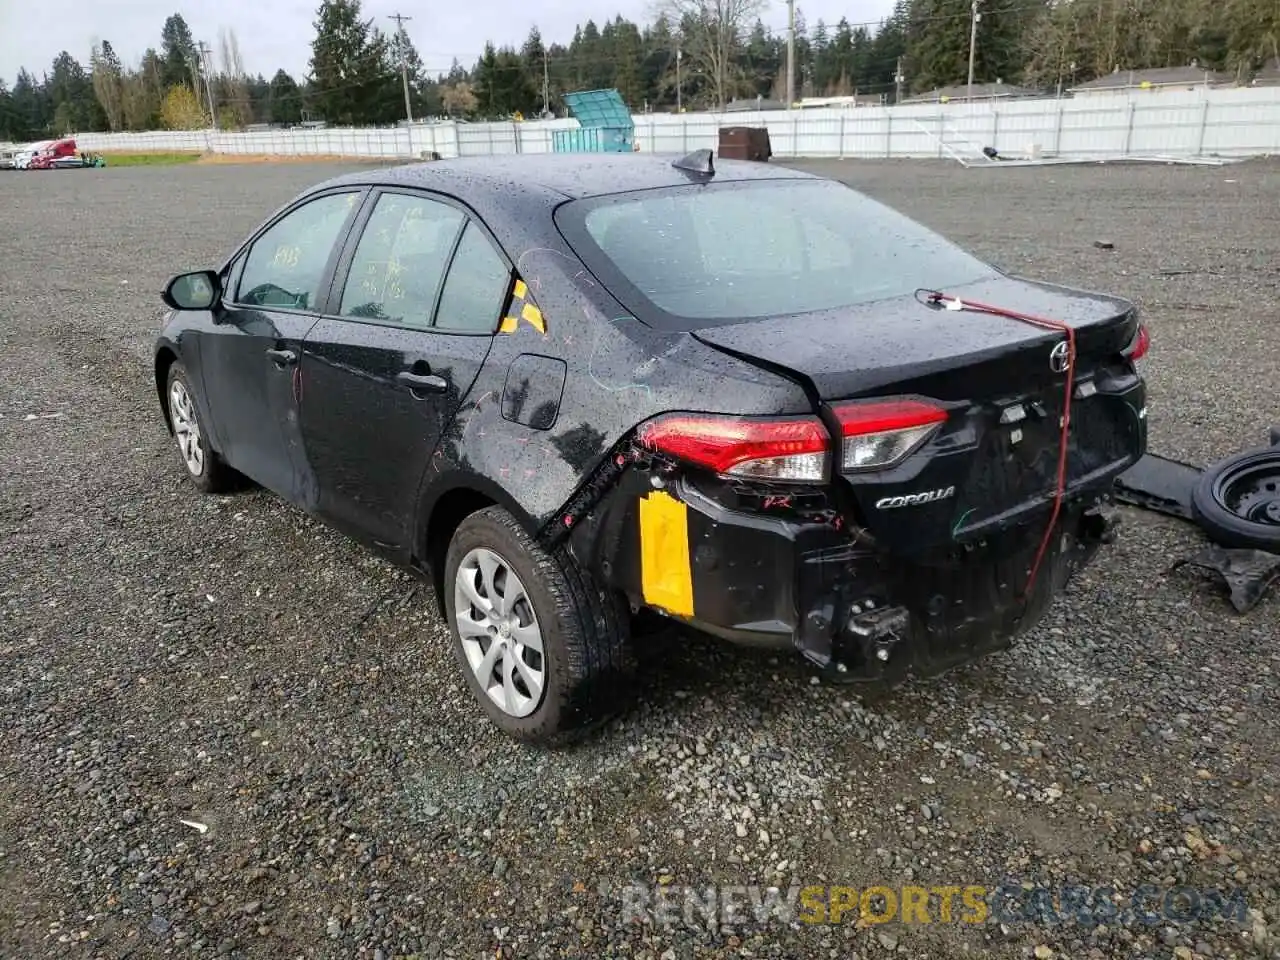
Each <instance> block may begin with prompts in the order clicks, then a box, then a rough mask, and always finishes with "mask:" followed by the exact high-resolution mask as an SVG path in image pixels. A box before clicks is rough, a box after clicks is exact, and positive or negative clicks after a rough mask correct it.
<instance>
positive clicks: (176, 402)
mask: <svg viewBox="0 0 1280 960" xmlns="http://www.w3.org/2000/svg"><path fill="white" fill-rule="evenodd" d="M165 389H166V391H167V397H168V407H169V425H170V427H171V428H172V429H173V438H174V440H176V441H177V443H178V452H179V453H180V454H181V455H182V463H183V466H185V467H186V468H187V475H188V476H189V477H190V478H191V482H192V483H194V484H195V485H196V486H197V487H199V488H200V489H201V490H203V491H204V492H205V493H222V492H224V491H226V490H230V489H231V488H232V487H233V486H234V484H235V474H234V472H233V471H232V470H231V468H230V467H228V466H227V465H226V464H225V463H223V462H222V459H221V458H220V457H219V456H218V455H217V454H216V453H215V452H214V451H213V449H212V448H211V447H210V446H209V435H208V433H207V432H206V430H205V429H204V424H202V423H201V422H200V411H199V409H198V408H197V407H196V401H195V388H194V387H193V386H192V385H191V375H190V374H189V373H187V370H186V367H184V366H183V365H182V364H180V363H175V364H174V365H173V366H171V367H170V368H169V378H168V381H167V386H166V388H165Z"/></svg>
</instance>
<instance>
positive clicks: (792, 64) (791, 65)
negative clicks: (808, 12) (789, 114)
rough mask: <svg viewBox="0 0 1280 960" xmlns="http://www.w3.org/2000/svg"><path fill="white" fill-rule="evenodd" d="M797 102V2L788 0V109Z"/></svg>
mask: <svg viewBox="0 0 1280 960" xmlns="http://www.w3.org/2000/svg"><path fill="white" fill-rule="evenodd" d="M795 102H796V0H787V109H788V110H790V109H791V105H792V104H793V103H795Z"/></svg>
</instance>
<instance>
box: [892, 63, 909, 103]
mask: <svg viewBox="0 0 1280 960" xmlns="http://www.w3.org/2000/svg"><path fill="white" fill-rule="evenodd" d="M906 79H907V78H906V77H905V76H903V74H902V58H901V57H899V58H898V66H897V69H895V70H894V71H893V102H894V103H895V104H899V103H901V102H902V83H903V81H904V80H906Z"/></svg>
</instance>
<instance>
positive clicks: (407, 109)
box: [387, 0, 977, 123]
mask: <svg viewBox="0 0 1280 960" xmlns="http://www.w3.org/2000/svg"><path fill="white" fill-rule="evenodd" d="M974 2H975V3H976V2H977V0H974ZM387 19H388V20H394V21H395V22H396V35H397V36H398V37H399V38H400V80H401V81H402V82H403V83H404V116H405V120H407V121H408V122H409V123H413V107H411V106H409V62H408V61H407V60H406V59H405V45H406V43H407V41H408V37H407V35H406V34H405V32H404V22H405V21H406V20H412V19H413V17H406V16H405V15H404V14H401V13H393V14H391V16H389V17H387Z"/></svg>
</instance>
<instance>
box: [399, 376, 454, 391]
mask: <svg viewBox="0 0 1280 960" xmlns="http://www.w3.org/2000/svg"><path fill="white" fill-rule="evenodd" d="M396 383H400V384H403V385H404V386H406V387H408V388H409V389H410V390H412V391H413V392H414V393H444V392H445V391H446V390H448V389H449V381H448V380H446V379H445V378H444V377H442V376H440V375H439V374H435V373H410V372H409V371H408V370H404V371H401V372H400V373H397V374H396Z"/></svg>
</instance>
